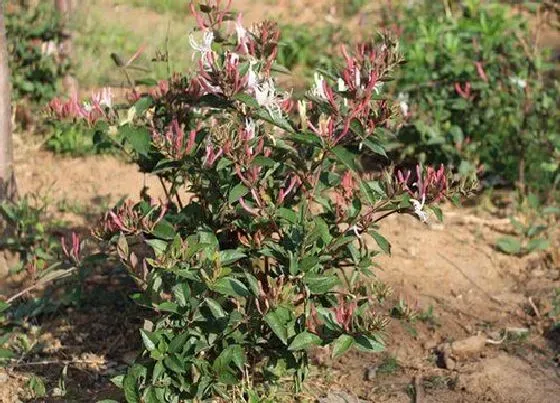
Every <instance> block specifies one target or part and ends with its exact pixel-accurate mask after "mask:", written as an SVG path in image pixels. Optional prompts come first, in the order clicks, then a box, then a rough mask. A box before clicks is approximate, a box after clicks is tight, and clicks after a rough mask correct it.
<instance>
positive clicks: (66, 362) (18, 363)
mask: <svg viewBox="0 0 560 403" xmlns="http://www.w3.org/2000/svg"><path fill="white" fill-rule="evenodd" d="M11 362H12V364H11V365H10V366H11V367H12V368H13V367H24V366H34V365H55V364H56V365H73V364H96V365H105V364H106V363H105V362H100V361H99V360H43V361H27V362H25V361H23V362H22V361H19V360H12V361H11Z"/></svg>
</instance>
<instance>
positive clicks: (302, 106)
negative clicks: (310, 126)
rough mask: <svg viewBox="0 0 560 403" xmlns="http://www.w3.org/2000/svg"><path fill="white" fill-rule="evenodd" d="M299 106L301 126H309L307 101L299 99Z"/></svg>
mask: <svg viewBox="0 0 560 403" xmlns="http://www.w3.org/2000/svg"><path fill="white" fill-rule="evenodd" d="M297 108H298V112H299V118H300V120H301V127H307V102H306V101H305V100H304V99H301V100H298V101H297Z"/></svg>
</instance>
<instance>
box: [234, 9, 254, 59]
mask: <svg viewBox="0 0 560 403" xmlns="http://www.w3.org/2000/svg"><path fill="white" fill-rule="evenodd" d="M235 32H236V34H237V48H238V49H239V51H240V52H242V53H243V54H247V53H248V52H249V47H248V45H249V40H250V38H249V34H248V33H247V30H246V29H245V27H244V26H243V24H241V14H239V15H238V16H237V21H236V22H235Z"/></svg>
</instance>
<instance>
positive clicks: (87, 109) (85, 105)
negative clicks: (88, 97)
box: [82, 101, 92, 112]
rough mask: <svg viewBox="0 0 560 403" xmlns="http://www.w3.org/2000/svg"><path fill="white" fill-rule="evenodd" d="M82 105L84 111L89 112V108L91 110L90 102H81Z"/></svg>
mask: <svg viewBox="0 0 560 403" xmlns="http://www.w3.org/2000/svg"><path fill="white" fill-rule="evenodd" d="M82 107H83V108H84V110H85V111H86V112H91V110H92V107H91V103H89V102H86V101H84V102H82Z"/></svg>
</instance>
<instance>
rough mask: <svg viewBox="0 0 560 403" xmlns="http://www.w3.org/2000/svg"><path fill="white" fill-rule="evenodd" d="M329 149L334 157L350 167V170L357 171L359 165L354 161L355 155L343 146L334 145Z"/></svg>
mask: <svg viewBox="0 0 560 403" xmlns="http://www.w3.org/2000/svg"><path fill="white" fill-rule="evenodd" d="M331 151H332V152H333V154H334V155H335V156H336V158H337V159H338V160H339V161H340V162H342V163H343V164H344V165H346V166H347V167H348V168H349V169H351V170H352V171H358V169H359V166H358V164H357V163H356V159H357V156H356V155H354V154H353V153H351V152H350V151H348V150H347V149H346V148H344V147H343V146H336V147H334V148H333V149H332V150H331Z"/></svg>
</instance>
